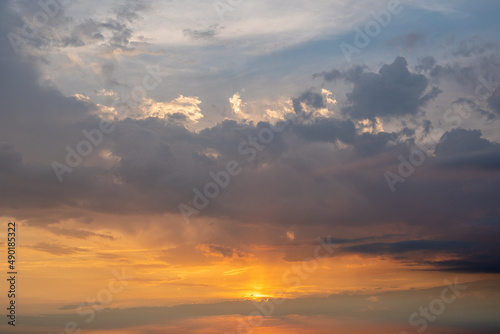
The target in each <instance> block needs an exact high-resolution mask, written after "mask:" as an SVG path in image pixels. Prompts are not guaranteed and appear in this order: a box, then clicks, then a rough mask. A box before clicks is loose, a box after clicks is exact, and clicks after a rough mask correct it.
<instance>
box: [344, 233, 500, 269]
mask: <svg viewBox="0 0 500 334" xmlns="http://www.w3.org/2000/svg"><path fill="white" fill-rule="evenodd" d="M499 250H500V244H499V243H485V242H479V241H471V240H405V241H398V242H393V243H366V244H360V245H354V246H345V247H343V248H341V249H340V252H347V253H354V254H362V255H366V256H389V257H391V258H393V259H396V260H399V261H403V262H407V263H411V264H412V265H414V264H419V265H430V266H432V267H434V270H440V271H451V272H468V273H498V272H500V261H499V260H500V256H499V255H498V254H499ZM438 257H453V259H448V260H440V261H436V260H434V259H435V258H438Z"/></svg>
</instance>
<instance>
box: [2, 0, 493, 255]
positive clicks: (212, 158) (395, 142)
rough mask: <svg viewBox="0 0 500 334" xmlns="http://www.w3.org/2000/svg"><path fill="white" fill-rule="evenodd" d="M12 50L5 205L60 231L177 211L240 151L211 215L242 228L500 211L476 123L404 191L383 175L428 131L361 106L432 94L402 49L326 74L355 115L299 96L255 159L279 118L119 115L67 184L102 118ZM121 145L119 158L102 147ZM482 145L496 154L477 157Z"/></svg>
mask: <svg viewBox="0 0 500 334" xmlns="http://www.w3.org/2000/svg"><path fill="white" fill-rule="evenodd" d="M0 6H2V8H1V9H2V10H1V14H0V15H1V16H2V20H0V27H1V36H5V35H6V33H5V32H6V31H9V30H10V26H11V25H18V24H19V23H20V22H19V21H20V20H19V18H16V16H15V15H10V13H9V12H8V8H5V4H0ZM4 17H5V19H3V18H4ZM124 20H125V19H124ZM125 21H126V20H125ZM125 21H124V22H125ZM127 22H128V21H127ZM113 27H114V28H113ZM115 28H116V29H117V31H118V34H119V35H120V32H121V31H124V29H126V26H125V25H115V23H111V24H110V27H109V29H115ZM90 31H93V30H92V29H90ZM124 38H125V39H126V38H127V37H126V36H124ZM118 39H119V40H121V41H122V42H123V40H122V39H121V37H120V38H118ZM5 41H6V43H8V41H7V40H5ZM120 43H121V42H120ZM0 57H1V62H0V73H1V76H0V78H2V79H0V88H1V89H0V97H1V100H2V106H0V115H1V117H2V122H1V123H0V130H1V131H0V142H1V143H2V144H0V186H1V187H2V190H3V191H2V192H1V193H0V208H1V209H2V212H4V214H7V215H11V216H13V217H16V218H19V219H26V220H27V223H28V224H34V225H39V226H42V227H44V228H46V229H48V230H49V231H50V229H51V228H52V232H54V233H56V234H57V233H58V234H60V235H64V236H67V237H80V238H90V237H98V238H106V236H105V235H93V234H89V233H86V232H85V231H80V230H64V229H54V228H53V225H51V224H53V223H57V222H60V221H62V220H66V219H70V218H71V219H76V220H78V221H82V222H89V221H91V218H93V215H97V214H114V215H145V216H149V215H162V214H165V213H170V214H178V213H179V210H178V205H179V204H180V203H188V204H189V203H191V201H192V199H193V196H194V193H193V189H194V188H197V189H201V191H203V187H204V185H205V184H206V183H207V182H211V181H212V178H211V177H210V176H209V173H210V172H219V171H222V170H224V169H225V168H226V164H227V162H228V161H231V160H236V161H238V162H239V164H240V165H241V167H242V169H243V170H242V172H241V174H240V175H238V176H235V177H234V178H232V179H231V182H230V184H229V185H228V186H227V188H225V189H223V190H221V192H220V195H219V196H218V197H217V198H215V199H214V200H212V201H211V202H210V205H208V207H207V208H206V209H205V210H204V211H203V212H202V213H201V214H200V216H201V217H209V218H217V219H218V220H220V221H234V222H237V223H235V224H234V227H233V228H234V229H237V228H238V226H240V225H239V224H238V223H240V224H241V225H244V224H249V223H255V222H266V224H269V225H270V226H277V227H279V228H282V227H289V226H308V227H318V228H321V229H329V228H331V227H332V226H342V225H349V226H351V227H353V228H363V229H366V231H367V233H369V232H370V231H372V232H373V230H371V229H375V228H377V226H379V224H387V225H391V224H395V225H397V226H401V224H404V225H405V226H412V227H424V228H425V227H432V228H433V229H432V231H433V232H434V231H435V233H440V232H442V231H443V230H447V229H449V228H450V227H452V226H454V225H455V224H458V223H462V222H467V221H469V220H470V219H471V218H474V219H479V218H481V217H482V216H483V215H485V214H486V213H491V212H495V210H498V203H497V202H496V201H495V200H494V199H495V198H498V196H499V195H500V194H499V189H500V178H499V176H498V175H496V174H494V170H492V169H491V168H490V170H488V173H489V174H485V173H484V168H483V167H485V166H487V165H488V164H486V163H485V162H479V160H481V161H484V160H485V159H486V160H487V159H489V158H488V156H487V154H486V153H491V152H490V151H488V152H486V151H484V150H490V149H492V148H494V147H496V146H495V145H496V144H495V143H492V142H490V141H488V140H486V139H484V138H481V134H480V133H477V132H464V131H465V130H463V131H462V130H456V131H455V132H450V133H449V134H448V139H447V141H446V142H444V143H443V144H442V145H441V146H439V147H438V150H437V152H436V155H435V156H429V157H428V158H427V160H426V163H425V164H424V165H423V166H421V167H420V168H419V169H418V170H417V171H416V172H415V174H414V175H413V176H412V177H411V178H409V179H408V180H407V181H405V183H404V184H402V185H401V187H400V188H398V191H397V193H396V194H393V193H391V192H390V190H389V188H388V186H387V183H386V181H385V179H384V177H383V175H384V172H385V171H386V170H397V168H398V165H399V163H400V162H399V160H398V156H399V155H402V156H404V157H408V156H409V155H410V153H411V152H412V149H414V148H415V145H414V142H415V130H414V129H412V128H410V127H407V128H405V129H403V130H402V131H399V132H380V133H377V134H374V133H363V134H360V133H358V132H357V131H356V130H355V126H354V123H353V121H352V120H350V119H349V116H352V117H353V118H370V119H373V117H377V116H380V117H384V116H401V115H414V114H416V113H417V112H418V110H419V108H420V107H422V106H423V105H424V104H425V103H426V101H428V100H429V99H430V98H432V97H433V95H432V94H430V93H426V92H427V91H429V90H430V91H432V89H430V87H429V84H428V81H427V79H426V78H425V77H424V76H423V75H421V74H415V73H412V72H410V71H409V70H408V66H407V63H406V60H405V59H404V58H401V57H398V58H396V60H395V61H394V62H393V63H392V64H389V65H384V66H382V68H381V69H380V71H378V73H375V72H368V70H367V69H366V68H365V67H362V66H355V67H352V68H351V69H349V70H347V71H343V72H339V73H340V74H339V73H337V72H327V73H323V74H321V75H322V76H323V77H325V79H331V80H333V79H334V78H338V77H339V76H340V77H341V78H342V79H343V80H345V81H347V82H348V83H351V84H353V86H354V87H353V91H352V92H351V93H350V94H349V95H348V102H349V104H350V105H349V106H348V107H347V108H346V109H344V115H340V116H341V117H343V118H342V119H340V118H326V117H318V116H316V115H315V114H314V113H309V114H306V113H305V112H304V109H305V108H303V107H302V106H304V105H305V106H307V107H308V109H311V108H312V109H319V108H324V107H325V101H324V99H323V97H322V96H321V95H320V94H318V93H316V92H314V91H313V90H307V91H305V92H304V93H302V94H299V95H298V97H296V98H295V99H294V107H295V110H296V111H297V113H296V116H297V117H296V119H294V120H293V121H289V122H287V123H286V124H283V123H282V124H281V125H283V131H281V132H276V133H274V138H273V140H272V141H271V142H270V143H269V144H266V145H262V146H258V147H262V148H260V149H259V150H257V149H256V148H254V150H255V154H256V156H255V159H254V160H253V161H251V162H248V161H247V159H248V157H249V155H248V153H241V152H238V151H239V150H238V148H239V147H240V145H241V144H242V143H243V145H246V146H245V147H246V148H247V149H248V148H252V147H251V145H250V144H249V141H250V140H252V138H254V140H255V138H258V134H259V131H261V130H263V129H265V128H268V127H270V124H268V123H266V122H259V123H257V124H254V123H239V122H236V121H231V120H227V121H223V122H221V123H219V124H216V125H214V126H212V127H208V128H206V129H204V130H201V131H199V132H194V131H189V130H188V129H186V128H185V127H183V126H182V124H179V122H172V120H173V119H178V118H179V117H178V115H176V116H174V117H173V119H169V120H167V122H165V120H162V119H158V118H149V119H144V120H134V119H126V120H123V121H117V122H115V123H114V124H113V125H114V126H115V128H114V131H113V132H112V133H110V134H108V135H106V136H105V138H104V140H103V143H102V144H101V146H99V147H98V148H96V149H95V151H93V153H92V154H91V155H90V156H89V157H87V158H86V159H88V160H85V163H83V164H82V165H80V166H78V167H77V168H75V170H74V171H73V172H72V173H70V174H69V173H68V174H65V175H64V182H62V183H59V182H58V180H57V178H56V176H55V174H54V171H53V169H52V167H51V163H52V161H54V160H56V161H59V162H65V156H66V150H65V147H66V146H67V145H69V146H71V147H75V146H76V144H77V143H78V142H79V141H81V140H82V139H84V137H83V135H82V130H84V129H85V130H92V129H97V128H99V118H98V117H97V116H96V115H95V114H94V111H95V109H96V106H95V105H94V104H92V103H89V102H85V101H81V100H78V99H76V98H73V97H66V96H64V95H62V94H61V93H60V92H58V91H57V90H55V89H53V88H50V87H42V86H40V85H38V84H37V83H38V82H39V78H40V74H39V72H38V70H37V68H36V66H35V65H34V64H33V62H31V60H30V59H25V58H21V57H16V56H15V55H14V53H13V52H12V50H10V49H8V48H7V49H6V48H2V49H0ZM111 69H112V67H111ZM169 122H170V123H169ZM332 143H333V144H332ZM453 145H455V146H456V147H454V146H453ZM104 150H106V151H104ZM109 152H111V154H112V158H113V162H110V161H108V160H105V159H104V158H102V157H101V155H103V154H101V153H106V154H109ZM247 152H248V151H247ZM477 152H486V153H484V154H483V153H481V155H478V156H477V157H475V156H474V154H475V153H477ZM492 152H493V151H492ZM453 154H468V155H469V156H468V158H470V159H477V163H476V164H474V163H467V166H468V167H467V168H468V169H467V171H466V172H467V175H468V176H472V177H474V178H475V183H474V185H473V189H474V196H472V197H468V196H467V195H466V194H468V192H469V191H471V190H470V189H471V187H472V186H471V185H470V184H469V182H470V181H468V179H467V178H463V177H462V176H461V175H460V174H457V173H456V172H454V173H450V171H453V168H450V167H447V166H445V163H447V162H448V161H449V160H447V159H451V158H454V156H453ZM460 158H462V157H460ZM491 161H492V162H491ZM491 161H490V163H489V165H488V166H493V167H494V166H495V161H496V160H491ZM457 163H458V162H457ZM461 163H462V164H463V162H461ZM459 172H460V171H459ZM191 204H192V203H191ZM422 207H425V210H423V209H422ZM178 219H179V221H181V220H182V218H180V217H179V218H178ZM193 219H195V218H194V217H193ZM176 223H178V222H176ZM107 224H113V223H112V222H108V221H104V222H102V225H103V227H107V226H108V225H107ZM128 224H131V223H128V222H123V223H121V225H120V226H119V228H124V229H127V228H128V227H129V226H128ZM170 225H171V224H170V223H169V224H168V226H169V227H170ZM381 232H382V233H384V232H383V231H381ZM235 233H236V232H235ZM195 258H196V254H193V259H195Z"/></svg>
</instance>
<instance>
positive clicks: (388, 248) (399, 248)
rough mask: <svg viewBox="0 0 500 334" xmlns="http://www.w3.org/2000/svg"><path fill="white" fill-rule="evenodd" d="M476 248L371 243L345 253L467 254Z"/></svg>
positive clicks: (437, 242)
mask: <svg viewBox="0 0 500 334" xmlns="http://www.w3.org/2000/svg"><path fill="white" fill-rule="evenodd" d="M472 246H474V243H472V242H469V241H446V240H445V241H443V240H407V241H400V242H395V243H371V244H364V245H356V246H349V247H345V248H343V251H346V252H350V253H360V254H370V255H385V254H389V255H394V256H396V255H398V254H402V253H408V252H416V251H431V252H438V251H439V252H443V251H445V252H451V253H466V252H468V251H470V249H471V248H472Z"/></svg>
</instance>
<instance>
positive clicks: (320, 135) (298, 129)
mask: <svg viewBox="0 0 500 334" xmlns="http://www.w3.org/2000/svg"><path fill="white" fill-rule="evenodd" d="M291 130H292V131H293V132H295V133H297V134H299V135H300V136H302V137H303V138H304V139H305V140H308V141H322V142H335V141H336V140H341V141H342V142H344V143H348V144H352V143H354V141H355V139H356V128H355V126H354V123H353V122H352V121H350V120H346V121H342V120H336V119H328V118H318V119H315V120H314V121H313V122H312V123H307V124H303V123H299V124H296V125H293V128H292V129H291Z"/></svg>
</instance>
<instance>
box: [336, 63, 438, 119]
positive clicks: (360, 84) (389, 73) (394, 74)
mask: <svg viewBox="0 0 500 334" xmlns="http://www.w3.org/2000/svg"><path fill="white" fill-rule="evenodd" d="M352 81H353V83H354V88H353V90H352V92H351V93H348V94H347V100H348V103H349V104H350V105H349V106H347V107H345V108H343V110H342V112H343V113H344V114H346V115H349V116H350V117H352V118H355V119H371V120H374V119H375V117H390V116H403V115H415V114H417V113H418V111H419V110H420V108H421V107H422V106H424V105H425V104H426V103H427V102H429V101H430V100H432V99H434V98H435V97H437V96H438V95H439V93H440V92H441V91H440V90H439V89H438V88H437V87H432V88H431V89H430V91H429V92H427V93H426V89H427V88H428V80H427V78H426V77H425V76H424V75H421V74H413V73H411V72H410V71H409V70H408V63H407V62H406V59H405V58H402V57H397V58H396V59H395V60H394V62H393V63H392V64H390V65H384V66H382V68H381V69H380V71H379V73H373V72H367V73H362V74H361V75H359V77H355V78H353V80H352Z"/></svg>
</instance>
